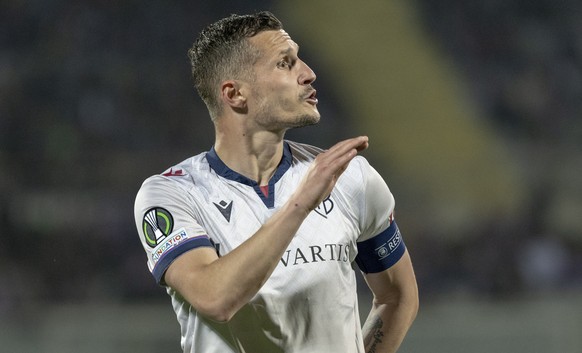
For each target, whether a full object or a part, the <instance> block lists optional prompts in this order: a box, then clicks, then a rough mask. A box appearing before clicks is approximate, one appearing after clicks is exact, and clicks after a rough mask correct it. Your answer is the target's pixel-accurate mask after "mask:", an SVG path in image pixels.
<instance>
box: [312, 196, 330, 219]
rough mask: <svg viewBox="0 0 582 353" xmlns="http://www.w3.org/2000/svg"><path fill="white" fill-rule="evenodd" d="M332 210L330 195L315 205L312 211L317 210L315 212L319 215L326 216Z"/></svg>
mask: <svg viewBox="0 0 582 353" xmlns="http://www.w3.org/2000/svg"><path fill="white" fill-rule="evenodd" d="M332 210H333V200H332V199H331V196H328V197H327V199H325V200H323V202H322V203H321V204H319V206H317V207H316V208H315V210H314V211H315V212H317V214H318V215H320V216H321V217H323V218H327V216H328V215H329V214H330V213H331V211H332Z"/></svg>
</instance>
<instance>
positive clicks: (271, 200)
mask: <svg viewBox="0 0 582 353" xmlns="http://www.w3.org/2000/svg"><path fill="white" fill-rule="evenodd" d="M206 160H207V161H208V164H209V165H210V167H211V168H212V169H214V171H215V172H216V174H218V175H220V176H221V177H223V178H226V179H229V180H233V181H236V182H238V183H241V184H245V185H248V186H250V187H252V188H253V189H254V190H255V192H256V193H257V196H259V198H260V199H261V200H262V201H263V203H264V204H265V206H267V207H268V208H273V207H274V206H275V184H276V183H277V182H278V181H279V179H281V177H282V176H283V174H285V172H286V171H287V170H288V169H289V168H290V167H291V163H292V162H293V156H292V154H291V147H289V144H288V143H287V142H283V156H282V157H281V161H280V162H279V165H278V166H277V170H275V173H274V174H273V176H272V177H271V179H270V180H269V195H268V196H265V195H264V194H263V192H262V191H261V186H260V185H259V184H258V183H257V182H256V181H255V180H252V179H250V178H247V177H246V176H244V175H242V174H239V173H237V172H235V171H234V170H232V169H230V168H229V167H228V166H227V165H226V164H224V162H223V161H222V160H221V159H220V157H218V154H217V153H216V151H215V150H214V146H213V147H212V148H211V149H210V151H208V153H206Z"/></svg>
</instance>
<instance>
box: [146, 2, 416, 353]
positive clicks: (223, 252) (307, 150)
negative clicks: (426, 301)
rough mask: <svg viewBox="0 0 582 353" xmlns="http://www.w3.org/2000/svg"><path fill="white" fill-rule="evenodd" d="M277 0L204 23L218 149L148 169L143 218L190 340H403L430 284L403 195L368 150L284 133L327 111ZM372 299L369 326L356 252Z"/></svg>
mask: <svg viewBox="0 0 582 353" xmlns="http://www.w3.org/2000/svg"><path fill="white" fill-rule="evenodd" d="M298 51H299V47H298V45H297V44H296V43H295V42H294V41H293V40H292V39H291V37H290V36H289V35H288V34H287V33H286V32H285V31H284V30H283V29H282V24H281V22H280V21H279V20H278V19H277V18H276V17H275V16H273V15H272V14H271V13H269V12H260V13H257V14H253V15H243V16H240V15H231V16H229V17H227V18H224V19H222V20H220V21H218V22H216V23H214V24H211V25H210V26H208V27H207V28H206V29H204V30H203V31H202V32H201V34H200V36H199V38H198V39H197V41H196V42H195V43H194V45H193V47H192V48H191V49H190V50H189V52H188V54H189V57H190V60H191V64H192V74H193V77H194V82H195V86H196V88H197V90H198V92H199V94H200V96H201V97H202V99H203V100H204V102H205V103H206V105H207V107H208V111H209V114H210V117H211V118H212V121H213V122H214V126H215V137H216V140H215V144H214V146H213V147H212V148H211V149H210V151H207V152H203V153H201V154H198V155H196V156H193V157H191V158H189V159H187V160H185V161H183V162H181V163H178V164H177V165H174V166H172V167H171V168H169V169H167V170H166V171H165V172H163V173H162V174H159V175H155V176H152V177H150V178H148V179H147V180H146V181H145V182H144V183H143V185H142V186H141V189H140V191H139V192H138V195H137V198H136V202H135V219H136V224H137V228H138V232H139V236H140V239H141V242H142V244H143V247H144V249H145V251H146V254H147V263H148V266H149V269H150V271H151V272H152V274H153V276H154V277H155V280H156V281H157V282H158V283H159V284H160V285H162V286H165V287H166V288H167V292H168V294H169V295H170V296H171V298H172V304H173V307H174V310H175V312H176V315H177V318H178V321H179V323H180V326H181V335H182V339H181V345H182V348H183V350H184V352H189V353H213V352H216V353H231V352H232V353H234V352H246V353H277V352H289V353H290V352H293V353H320V352H321V353H356V352H358V353H363V352H395V351H396V350H397V349H398V347H399V345H400V344H401V342H402V340H403V338H404V336H405V334H406V332H407V331H408V329H409V327H410V325H411V323H412V321H413V320H414V318H415V316H416V312H417V308H418V290H417V286H416V280H415V276H414V272H413V269H412V265H411V260H410V256H409V254H408V251H407V249H406V247H405V245H404V242H403V238H402V236H401V234H400V231H399V229H398V227H397V225H396V222H395V221H394V217H393V215H394V198H393V196H392V194H391V192H390V190H389V189H388V187H387V186H386V183H385V182H384V180H383V179H382V177H381V176H380V175H379V174H378V173H377V172H376V171H375V170H374V169H373V168H372V167H371V166H370V165H369V164H368V162H367V161H366V160H365V159H364V158H363V157H361V156H356V155H357V154H358V152H359V151H362V150H364V149H366V148H367V147H368V139H367V137H365V136H360V137H355V138H351V139H347V140H344V141H341V142H339V143H337V144H336V145H334V146H333V147H331V148H329V149H328V150H322V149H319V148H316V147H313V146H309V145H305V144H301V143H297V142H292V141H288V140H285V139H284V136H285V132H286V131H287V130H288V129H290V128H296V127H301V126H306V125H310V124H316V123H317V122H318V121H319V119H320V114H319V112H318V110H317V98H316V91H315V89H314V88H313V85H312V84H313V82H314V81H315V74H314V72H313V71H312V70H311V69H310V68H309V66H307V64H306V63H304V62H303V61H301V59H300V58H299V57H298ZM353 263H356V264H357V265H358V266H359V268H360V270H361V271H362V272H363V273H364V277H365V279H366V282H367V284H368V285H369V287H370V289H371V291H372V293H373V295H374V301H373V304H372V309H371V312H370V314H369V316H368V319H367V321H366V323H365V324H364V327H363V329H362V328H361V325H360V320H359V313H358V299H357V293H356V277H355V272H354V268H353V267H352V264H353Z"/></svg>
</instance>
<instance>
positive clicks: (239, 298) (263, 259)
mask: <svg viewBox="0 0 582 353" xmlns="http://www.w3.org/2000/svg"><path fill="white" fill-rule="evenodd" d="M307 214H308V211H306V210H305V209H302V208H301V207H300V206H299V205H298V206H295V202H293V201H292V200H290V202H288V203H287V204H286V205H285V206H284V207H283V208H282V209H281V210H280V211H279V212H277V213H276V214H275V215H273V216H272V217H271V218H270V219H269V220H268V221H267V222H266V223H265V224H264V225H263V226H262V227H261V228H260V229H259V230H258V231H257V232H256V233H255V234H253V236H251V237H250V238H249V239H248V240H247V241H245V242H244V243H242V244H241V245H240V246H238V247H237V248H235V249H234V250H232V251H231V252H229V253H228V254H226V255H224V256H222V257H220V258H217V259H215V260H213V261H211V262H209V263H207V264H205V265H203V266H199V267H196V268H192V267H190V268H189V270H188V272H186V273H182V274H180V275H181V276H186V277H187V278H184V277H182V279H181V280H180V281H176V280H173V279H172V278H167V279H168V280H169V281H171V282H172V283H180V286H181V287H178V288H176V289H177V290H178V291H179V292H180V293H181V294H182V295H183V296H184V298H185V299H186V300H188V302H190V304H192V305H193V306H194V307H196V308H197V309H198V310H199V311H200V312H202V313H204V314H205V315H208V316H209V317H211V318H213V319H215V320H218V321H228V320H229V319H230V318H231V317H232V316H233V315H234V314H235V313H236V312H237V311H238V310H239V309H240V308H241V307H242V306H243V305H244V304H246V303H248V302H249V301H250V300H251V298H252V297H253V296H254V295H255V294H256V293H257V292H258V291H259V289H260V288H261V287H262V286H263V284H264V283H265V282H266V281H267V279H268V278H269V276H270V275H271V274H272V272H273V271H274V269H275V267H276V266H277V264H278V263H279V261H280V259H281V256H282V255H283V253H284V252H285V250H286V249H287V247H288V245H289V243H290V242H291V240H292V239H293V236H294V235H295V233H296V232H297V230H298V229H299V227H300V226H301V223H302V222H303V220H304V219H305V217H306V216H307ZM180 260H181V259H180V258H179V259H177V260H176V261H180ZM168 275H173V276H176V275H178V274H171V273H168V274H167V275H166V276H168ZM188 278H190V279H188ZM201 283H203V284H204V285H203V286H201V285H200V284H201Z"/></svg>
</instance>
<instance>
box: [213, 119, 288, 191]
mask: <svg viewBox="0 0 582 353" xmlns="http://www.w3.org/2000/svg"><path fill="white" fill-rule="evenodd" d="M223 125H226V124H223ZM283 137H284V132H279V133H278V132H270V131H264V130H261V131H254V132H251V131H246V130H243V129H237V128H236V126H233V125H230V126H229V127H228V128H226V129H225V128H223V127H219V126H218V124H217V126H216V141H215V144H214V149H215V151H216V153H217V154H218V156H219V157H220V159H221V160H222V161H223V162H224V164H226V165H227V166H228V167H229V168H230V169H232V170H234V171H236V172H237V173H239V174H242V175H244V176H246V177H247V178H250V179H252V180H255V181H256V182H257V183H258V184H259V185H267V184H268V183H269V179H270V178H271V176H273V174H274V173H275V170H276V169H277V166H278V165H279V162H280V161H281V158H282V156H283Z"/></svg>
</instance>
